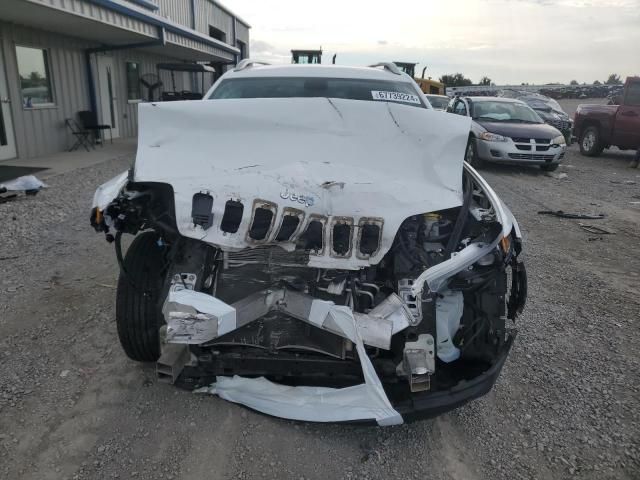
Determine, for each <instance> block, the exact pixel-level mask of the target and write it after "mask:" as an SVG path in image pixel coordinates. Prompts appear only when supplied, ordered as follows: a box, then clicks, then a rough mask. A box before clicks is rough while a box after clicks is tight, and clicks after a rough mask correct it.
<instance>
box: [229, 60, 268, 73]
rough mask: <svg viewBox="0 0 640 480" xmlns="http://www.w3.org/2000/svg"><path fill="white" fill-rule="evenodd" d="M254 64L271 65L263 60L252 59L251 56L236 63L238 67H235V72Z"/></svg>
mask: <svg viewBox="0 0 640 480" xmlns="http://www.w3.org/2000/svg"><path fill="white" fill-rule="evenodd" d="M254 65H271V64H270V63H267V62H261V61H259V60H251V59H250V58H245V59H244V60H240V61H239V62H238V64H237V65H236V68H234V69H233V71H234V72H239V71H240V70H244V69H245V68H249V67H253V66H254Z"/></svg>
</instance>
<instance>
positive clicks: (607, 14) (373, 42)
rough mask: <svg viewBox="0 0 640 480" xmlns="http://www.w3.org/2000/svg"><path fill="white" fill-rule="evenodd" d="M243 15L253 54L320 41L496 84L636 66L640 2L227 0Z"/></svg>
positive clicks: (270, 54)
mask: <svg viewBox="0 0 640 480" xmlns="http://www.w3.org/2000/svg"><path fill="white" fill-rule="evenodd" d="M224 3H225V5H227V6H228V7H229V8H230V9H232V10H233V11H234V12H236V13H237V14H238V15H239V16H241V17H242V18H243V19H244V20H246V21H247V22H249V23H250V24H251V26H252V29H251V57H252V58H256V59H262V60H266V61H270V62H272V63H289V62H290V61H291V53H290V50H291V49H292V48H297V49H304V48H319V47H320V46H322V49H323V52H324V53H323V59H322V60H323V63H330V62H331V57H332V56H333V54H334V53H337V54H338V57H337V62H336V63H339V64H344V65H366V64H371V63H374V62H378V61H410V62H418V63H419V65H418V67H417V71H418V72H420V71H421V70H422V67H424V66H425V65H426V66H427V76H432V77H434V78H437V77H439V76H440V75H442V74H444V73H455V72H462V73H463V74H465V75H466V76H467V77H469V78H471V80H473V81H474V82H477V81H478V80H479V79H480V78H481V77H482V76H484V75H487V76H489V77H490V78H491V79H492V80H493V81H494V82H496V83H497V84H507V83H514V84H519V83H522V82H528V83H548V82H563V83H568V82H569V81H570V80H573V79H575V80H578V81H579V82H580V83H582V82H587V83H591V82H593V81H594V80H600V81H603V80H605V79H606V78H607V76H608V75H609V74H610V73H618V74H619V75H621V77H622V78H623V79H624V77H626V76H627V75H634V74H636V75H637V74H640V0H583V1H581V0H392V1H391V0H387V1H378V0H375V1H371V0H369V1H364V0H340V1H338V0H320V1H313V2H312V1H308V0H269V1H265V0H224Z"/></svg>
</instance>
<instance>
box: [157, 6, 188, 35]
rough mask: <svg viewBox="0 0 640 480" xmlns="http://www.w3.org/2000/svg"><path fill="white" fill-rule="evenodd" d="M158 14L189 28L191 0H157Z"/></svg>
mask: <svg viewBox="0 0 640 480" xmlns="http://www.w3.org/2000/svg"><path fill="white" fill-rule="evenodd" d="M158 6H159V7H160V9H159V10H158V14H159V15H161V16H163V17H165V18H169V19H171V20H172V21H174V22H176V23H179V24H181V25H184V26H186V27H189V28H191V0H159V1H158Z"/></svg>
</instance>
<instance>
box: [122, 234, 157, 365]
mask: <svg viewBox="0 0 640 480" xmlns="http://www.w3.org/2000/svg"><path fill="white" fill-rule="evenodd" d="M163 264H164V255H163V250H162V248H161V247H159V246H158V235H157V234H156V233H155V232H144V233H142V234H140V235H138V236H137V237H136V238H134V240H133V242H132V243H131V246H130V247H129V249H128V250H127V255H126V256H125V258H124V261H123V266H124V272H123V271H121V272H120V277H119V278H118V290H117V293H116V325H117V328H118V337H119V338H120V344H121V345H122V348H123V350H124V353H126V354H127V357H129V358H130V359H131V360H136V361H138V362H154V361H156V360H158V358H159V357H160V336H159V332H158V329H159V328H160V326H161V325H162V323H163V318H162V310H161V308H162V307H161V305H160V304H159V294H160V292H161V289H162V285H163V280H164V279H163V276H162V269H163Z"/></svg>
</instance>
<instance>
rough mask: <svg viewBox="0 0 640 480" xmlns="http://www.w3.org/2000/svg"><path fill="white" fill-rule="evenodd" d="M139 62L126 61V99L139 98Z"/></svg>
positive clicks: (140, 95)
mask: <svg viewBox="0 0 640 480" xmlns="http://www.w3.org/2000/svg"><path fill="white" fill-rule="evenodd" d="M141 90H142V89H141V88H140V64H139V63H138V62H127V100H141V99H142V91H141Z"/></svg>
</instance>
